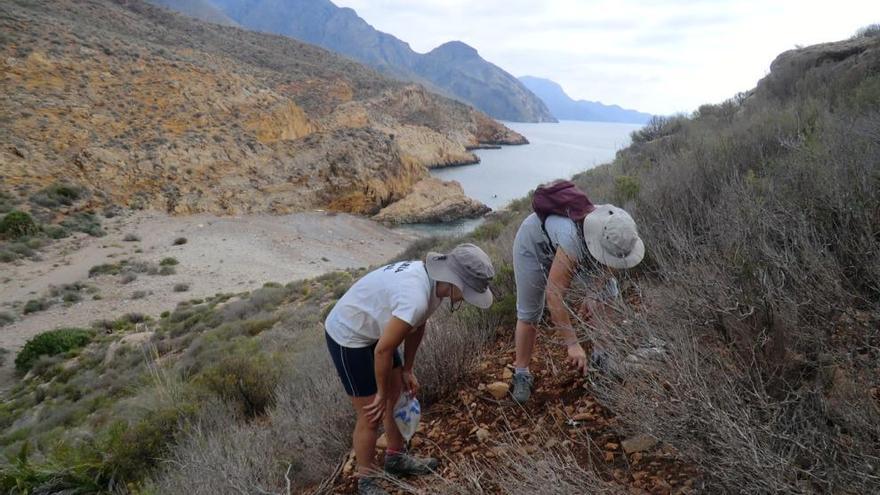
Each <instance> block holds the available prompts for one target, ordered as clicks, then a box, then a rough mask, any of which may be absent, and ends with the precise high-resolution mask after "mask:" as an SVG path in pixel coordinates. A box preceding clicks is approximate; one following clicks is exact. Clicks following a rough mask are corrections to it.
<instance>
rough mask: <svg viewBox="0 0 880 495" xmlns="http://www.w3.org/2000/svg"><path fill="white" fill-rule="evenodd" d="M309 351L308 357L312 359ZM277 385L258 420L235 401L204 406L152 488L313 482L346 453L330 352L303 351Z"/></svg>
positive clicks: (231, 488)
mask: <svg viewBox="0 0 880 495" xmlns="http://www.w3.org/2000/svg"><path fill="white" fill-rule="evenodd" d="M309 356H312V357H311V358H310V357H309ZM299 357H300V359H301V360H300V359H298V360H297V361H296V362H289V363H285V366H284V367H283V369H285V370H288V373H287V375H286V376H285V377H284V379H282V381H281V383H280V384H279V386H278V387H277V388H276V391H275V396H276V405H275V407H274V408H273V409H272V410H271V412H270V413H269V415H268V416H266V417H264V418H262V419H261V420H260V421H258V422H249V423H242V422H240V421H237V420H236V418H237V413H236V411H235V409H234V407H230V406H229V405H227V404H224V403H223V402H220V401H218V402H217V403H216V404H215V406H213V407H209V408H207V410H208V411H209V413H208V414H205V415H204V416H203V417H201V418H200V420H199V421H198V422H197V423H196V424H195V425H194V426H193V427H192V428H190V429H189V432H188V433H187V435H186V438H185V439H184V440H183V441H182V442H181V443H180V444H179V445H178V446H177V448H176V449H174V452H173V454H172V456H171V457H170V458H169V459H168V460H167V461H166V462H165V463H164V469H163V470H162V472H161V473H160V474H159V475H158V476H157V477H156V478H154V481H152V482H151V485H152V487H151V488H152V490H154V491H155V492H156V493H190V494H193V495H198V494H210V495H213V494H215V493H275V492H279V491H282V490H283V488H285V487H286V486H287V483H288V480H290V486H291V488H292V489H302V488H303V487H305V486H307V485H310V484H313V483H316V482H318V481H320V480H321V479H323V478H324V477H326V476H329V474H330V473H331V472H332V471H333V469H334V468H335V466H336V465H337V464H338V463H339V461H340V458H341V456H342V455H343V454H344V453H347V452H348V449H349V448H350V442H351V438H350V437H351V431H352V428H353V426H354V414H353V412H352V411H351V404H350V403H349V401H348V399H347V397H346V396H345V394H344V392H343V390H342V387H341V385H340V384H339V383H338V379H337V378H336V373H335V371H334V370H333V369H332V365H331V364H330V362H329V358H327V359H322V358H325V357H326V356H324V355H323V354H317V353H310V354H302V355H301V356H299Z"/></svg>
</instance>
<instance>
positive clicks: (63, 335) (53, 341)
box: [15, 328, 94, 373]
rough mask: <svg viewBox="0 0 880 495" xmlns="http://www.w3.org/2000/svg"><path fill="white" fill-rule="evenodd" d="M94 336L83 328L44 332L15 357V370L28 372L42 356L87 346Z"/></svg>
mask: <svg viewBox="0 0 880 495" xmlns="http://www.w3.org/2000/svg"><path fill="white" fill-rule="evenodd" d="M93 335H94V334H93V333H92V331H90V330H85V329H82V328H59V329H57V330H50V331H48V332H43V333H41V334H39V335H37V336H36V337H34V338H32V339H30V340H28V341H27V343H25V345H24V347H23V348H22V349H21V351H19V352H18V355H17V356H16V357H15V369H16V370H18V371H19V372H22V373H23V372H26V371H28V370H29V369H30V368H31V366H33V364H34V362H35V361H36V360H37V358H39V357H40V356H54V355H56V354H61V353H63V352H67V351H70V350H72V349H77V348H80V347H83V346H85V345H86V344H88V343H89V342H90V341H91V340H92V336H93Z"/></svg>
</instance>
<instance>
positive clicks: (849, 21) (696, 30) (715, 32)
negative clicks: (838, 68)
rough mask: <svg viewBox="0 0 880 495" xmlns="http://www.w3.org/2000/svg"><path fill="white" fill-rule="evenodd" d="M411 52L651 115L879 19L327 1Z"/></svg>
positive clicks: (797, 8) (763, 11) (729, 92)
mask: <svg viewBox="0 0 880 495" xmlns="http://www.w3.org/2000/svg"><path fill="white" fill-rule="evenodd" d="M334 2H335V3H336V4H337V5H340V6H347V7H352V8H354V9H355V10H356V11H357V12H358V13H359V14H360V15H361V17H363V18H364V19H365V20H366V21H367V22H369V23H370V24H373V25H374V26H375V27H376V28H377V29H380V30H382V31H385V32H388V33H391V34H393V35H395V36H396V37H398V38H400V39H401V40H404V41H406V42H408V43H410V45H411V46H412V47H413V49H414V50H416V51H419V52H426V51H429V50H431V49H432V48H434V47H436V46H438V45H440V44H442V43H444V42H447V41H450V40H461V41H464V42H465V43H468V44H470V45H472V46H473V47H474V48H476V49H477V50H478V51H479V52H480V54H481V55H482V56H483V57H484V58H486V59H487V60H489V61H490V62H492V63H494V64H496V65H498V66H500V67H502V68H504V69H505V70H507V71H508V72H510V73H512V74H515V75H521V74H532V75H535V76H539V77H546V78H548V79H552V80H554V81H556V82H558V83H560V84H561V85H562V86H563V88H564V89H565V90H566V92H568V93H569V94H570V95H571V96H572V97H574V98H579V99H586V100H600V101H602V102H604V103H614V104H619V105H621V106H623V107H627V108H635V109H637V110H642V111H646V112H651V113H660V114H666V113H672V112H678V111H692V110H694V109H696V108H697V107H698V106H699V105H701V104H703V103H717V102H720V101H723V100H724V99H726V98H729V97H731V96H733V95H734V94H736V93H737V92H739V91H744V90H747V89H749V88H751V87H753V86H754V85H755V83H756V82H757V81H758V79H760V78H761V77H762V76H764V75H765V74H766V72H767V70H768V68H769V66H770V62H772V60H773V59H774V58H775V57H776V55H778V54H779V53H781V52H782V51H785V50H788V49H791V48H794V46H795V45H798V44H800V45H809V44H813V43H818V42H823V41H833V40H836V39H844V38H847V37H849V36H850V35H852V34H853V33H854V32H855V31H856V29H858V28H859V27H861V26H863V25H866V24H869V23H871V22H877V21H878V20H880V2H877V1H876V0H871V1H869V0H836V1H835V3H834V6H833V8H829V7H828V4H827V3H826V2H815V1H802V0H773V1H767V0H542V1H535V0H506V1H500V0H483V1H481V2H473V1H472V0H421V1H405V0H334Z"/></svg>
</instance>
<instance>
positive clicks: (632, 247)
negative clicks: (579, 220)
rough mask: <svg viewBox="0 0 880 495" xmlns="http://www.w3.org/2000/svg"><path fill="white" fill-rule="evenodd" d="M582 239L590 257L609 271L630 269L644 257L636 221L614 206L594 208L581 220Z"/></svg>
mask: <svg viewBox="0 0 880 495" xmlns="http://www.w3.org/2000/svg"><path fill="white" fill-rule="evenodd" d="M584 240H585V241H586V242H587V249H588V250H589V251H590V254H591V255H592V256H593V258H596V260H597V261H598V262H599V263H602V264H604V265H607V266H610V267H611V268H632V267H634V266H636V265H638V264H639V263H640V262H641V261H642V258H644V257H645V243H644V242H642V239H641V238H640V237H639V232H638V230H637V229H636V222H635V221H634V220H633V219H632V217H631V216H629V213H627V212H626V210H624V209H622V208H618V207H616V206H614V205H598V206H596V209H595V210H593V211H592V212H591V213H590V214H589V215H587V217H586V218H584Z"/></svg>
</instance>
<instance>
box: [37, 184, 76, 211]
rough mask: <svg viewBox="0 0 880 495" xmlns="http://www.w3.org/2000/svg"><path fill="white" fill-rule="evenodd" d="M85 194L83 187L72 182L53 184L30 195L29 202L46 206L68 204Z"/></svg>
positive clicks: (53, 206) (54, 206)
mask: <svg viewBox="0 0 880 495" xmlns="http://www.w3.org/2000/svg"><path fill="white" fill-rule="evenodd" d="M85 195H86V191H85V189H83V188H81V187H79V186H75V185H72V184H53V185H51V186H49V187H47V188H45V189H42V190H40V191H39V192H37V193H36V194H34V195H33V196H31V202H33V203H35V204H38V205H40V206H44V207H46V208H57V207H59V206H70V205H72V204H73V203H74V202H76V201H77V200H79V199H80V198H82V197H84V196H85Z"/></svg>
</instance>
